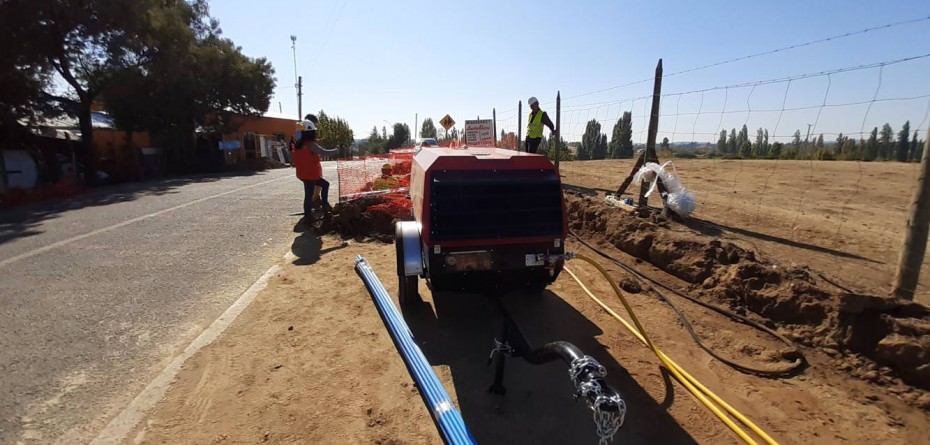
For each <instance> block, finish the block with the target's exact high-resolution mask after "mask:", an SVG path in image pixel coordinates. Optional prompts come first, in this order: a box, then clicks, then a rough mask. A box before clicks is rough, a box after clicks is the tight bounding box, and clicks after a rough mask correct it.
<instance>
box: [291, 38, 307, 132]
mask: <svg viewBox="0 0 930 445" xmlns="http://www.w3.org/2000/svg"><path fill="white" fill-rule="evenodd" d="M291 51H292V52H293V53H294V86H295V87H296V88H297V120H298V121H300V120H303V114H304V110H303V92H302V91H301V87H302V86H303V78H302V77H300V76H298V75H297V36H296V35H294V34H291Z"/></svg>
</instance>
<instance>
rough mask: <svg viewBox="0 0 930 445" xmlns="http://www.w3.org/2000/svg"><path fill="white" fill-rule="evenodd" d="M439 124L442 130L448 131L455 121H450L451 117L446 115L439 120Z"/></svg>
mask: <svg viewBox="0 0 930 445" xmlns="http://www.w3.org/2000/svg"><path fill="white" fill-rule="evenodd" d="M439 124H440V125H442V128H445V129H446V130H449V129H450V128H452V126H453V125H455V120H454V119H452V116H449V115H448V114H447V115H446V116H445V117H443V118H442V119H440V120H439Z"/></svg>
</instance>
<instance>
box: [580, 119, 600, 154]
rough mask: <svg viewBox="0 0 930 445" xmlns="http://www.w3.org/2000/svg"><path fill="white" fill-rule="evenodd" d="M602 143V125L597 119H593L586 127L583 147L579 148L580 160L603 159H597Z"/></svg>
mask: <svg viewBox="0 0 930 445" xmlns="http://www.w3.org/2000/svg"><path fill="white" fill-rule="evenodd" d="M600 141H601V124H600V123H598V122H597V119H591V120H589V121H588V123H587V125H585V129H584V134H583V135H582V136H581V146H580V147H578V154H577V157H578V159H579V160H585V159H603V157H601V158H597V157H596V156H597V153H596V151H597V149H598V147H597V146H598V144H599V143H600ZM605 155H606V154H605Z"/></svg>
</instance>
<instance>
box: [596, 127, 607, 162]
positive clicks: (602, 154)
mask: <svg viewBox="0 0 930 445" xmlns="http://www.w3.org/2000/svg"><path fill="white" fill-rule="evenodd" d="M608 152H609V149H608V148H607V135H606V134H604V133H601V140H600V141H598V143H597V147H596V148H595V149H594V159H606V158H607V155H608Z"/></svg>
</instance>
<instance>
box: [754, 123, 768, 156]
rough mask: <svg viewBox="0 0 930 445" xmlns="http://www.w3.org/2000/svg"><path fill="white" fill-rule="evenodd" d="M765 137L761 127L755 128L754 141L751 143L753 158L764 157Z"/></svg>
mask: <svg viewBox="0 0 930 445" xmlns="http://www.w3.org/2000/svg"><path fill="white" fill-rule="evenodd" d="M764 144H765V139H764V133H763V132H762V128H759V129H758V130H756V141H755V142H754V143H753V144H752V156H753V157H755V158H759V159H762V158H764V157H765V155H766V153H765V147H764Z"/></svg>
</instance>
